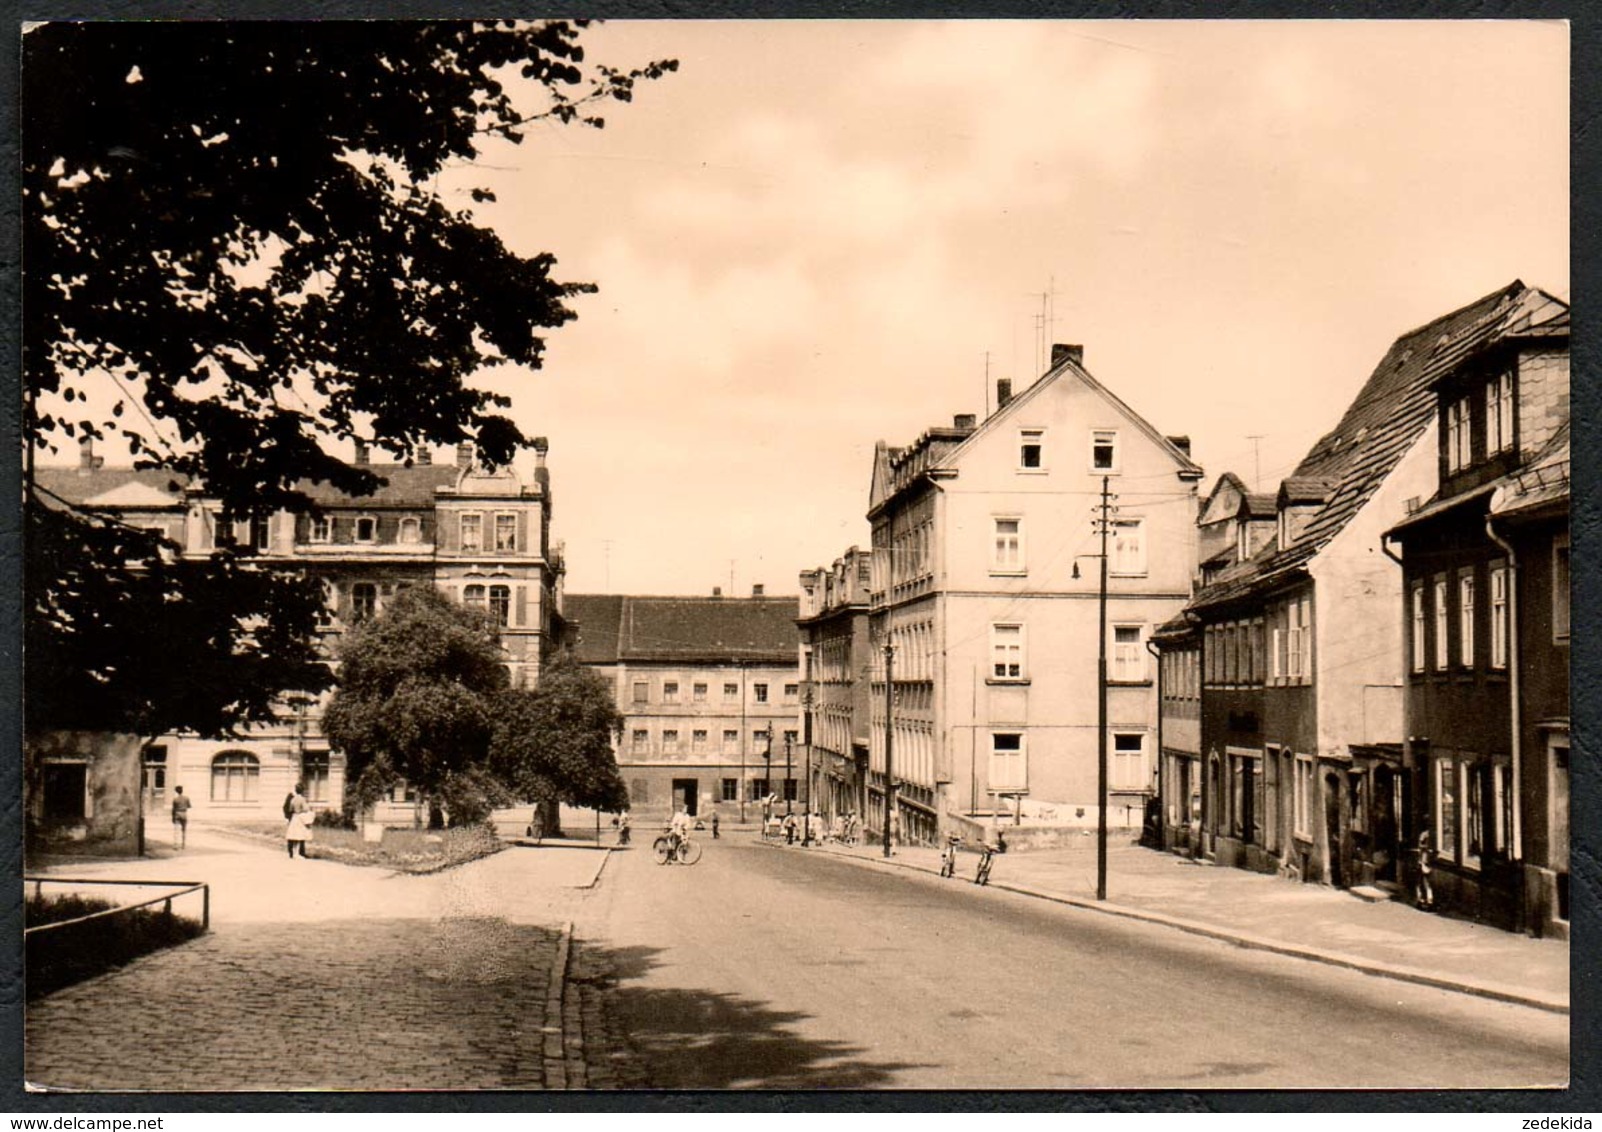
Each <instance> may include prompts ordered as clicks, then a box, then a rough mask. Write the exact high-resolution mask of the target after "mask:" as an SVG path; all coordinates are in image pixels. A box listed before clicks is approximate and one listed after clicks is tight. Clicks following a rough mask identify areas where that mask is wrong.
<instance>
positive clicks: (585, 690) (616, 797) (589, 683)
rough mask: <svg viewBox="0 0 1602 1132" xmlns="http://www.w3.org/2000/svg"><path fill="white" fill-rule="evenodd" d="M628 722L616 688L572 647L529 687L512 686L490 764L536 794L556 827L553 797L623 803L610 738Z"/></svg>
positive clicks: (603, 805) (518, 790) (524, 794)
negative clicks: (576, 655) (574, 653)
mask: <svg viewBox="0 0 1602 1132" xmlns="http://www.w3.org/2000/svg"><path fill="white" fill-rule="evenodd" d="M622 727H623V716H622V715H621V714H619V712H618V710H617V705H616V703H615V702H614V700H613V697H612V688H611V686H610V685H609V684H607V682H606V681H605V680H604V679H602V678H601V677H600V676H599V675H598V674H596V673H595V672H594V671H592V670H591V669H589V668H587V667H585V666H584V665H582V664H580V663H579V662H578V661H577V660H576V659H575V658H574V657H573V656H572V654H571V653H568V652H565V651H564V652H559V653H556V654H555V655H554V656H552V657H551V659H550V660H549V661H547V662H546V664H545V667H544V668H543V669H542V670H541V672H540V679H539V683H538V684H537V685H535V687H534V690H533V691H532V692H525V691H513V692H508V693H507V695H506V697H505V699H504V700H503V706H502V708H501V711H500V713H499V717H498V719H497V721H496V725H495V730H494V734H493V736H492V738H491V740H490V762H489V765H490V768H491V770H492V771H493V772H494V774H495V775H496V777H497V778H499V779H500V780H501V781H502V782H504V783H505V784H506V785H507V787H508V789H510V791H511V792H512V793H513V794H515V795H516V796H517V797H519V798H522V799H524V800H529V801H534V802H535V803H537V804H538V805H540V807H541V809H542V812H543V813H544V814H545V824H546V828H547V829H553V830H554V829H555V828H556V823H555V818H556V804H557V803H558V802H566V803H567V804H568V805H572V806H586V807H590V808H593V809H597V810H621V809H623V808H625V807H626V806H627V805H628V793H627V790H626V789H625V787H624V785H623V779H622V776H621V775H620V774H619V773H618V769H617V758H616V756H615V755H614V753H613V741H614V740H615V739H616V738H617V736H618V733H619V732H620V730H621V729H622Z"/></svg>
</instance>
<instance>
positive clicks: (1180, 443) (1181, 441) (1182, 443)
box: [1168, 436, 1190, 456]
mask: <svg viewBox="0 0 1602 1132" xmlns="http://www.w3.org/2000/svg"><path fill="white" fill-rule="evenodd" d="M1168 443H1170V444H1172V445H1173V446H1174V447H1175V448H1177V449H1179V450H1180V451H1181V452H1183V453H1184V454H1185V455H1186V456H1189V455H1190V437H1188V436H1170V437H1169V438H1168Z"/></svg>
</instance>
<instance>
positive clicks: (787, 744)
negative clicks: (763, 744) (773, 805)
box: [768, 723, 795, 817]
mask: <svg viewBox="0 0 1602 1132" xmlns="http://www.w3.org/2000/svg"><path fill="white" fill-rule="evenodd" d="M768 742H770V743H771V742H773V724H771V723H770V724H768ZM790 782H791V778H790V736H789V735H785V737H784V816H785V817H789V816H790V798H791V796H792V795H793V794H794V793H795V788H794V787H792V786H791V785H790Z"/></svg>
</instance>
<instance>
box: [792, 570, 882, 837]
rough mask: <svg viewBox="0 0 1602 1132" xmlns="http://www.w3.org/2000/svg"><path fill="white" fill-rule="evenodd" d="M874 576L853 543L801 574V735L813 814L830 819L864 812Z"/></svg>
mask: <svg viewBox="0 0 1602 1132" xmlns="http://www.w3.org/2000/svg"><path fill="white" fill-rule="evenodd" d="M872 576H873V564H872V559H871V557H870V556H869V554H868V552H867V551H864V550H858V549H857V548H856V547H854V546H853V547H852V548H851V549H850V550H847V551H846V552H845V554H844V555H842V556H841V557H839V558H837V559H835V560H834V564H833V565H832V566H824V567H820V568H818V569H816V570H807V571H804V572H803V573H802V574H801V616H800V617H799V618H798V620H797V623H798V624H799V625H800V627H801V632H802V633H803V634H804V635H805V643H804V644H803V645H802V653H801V663H802V683H801V699H802V729H801V737H802V742H803V743H806V744H808V745H809V747H810V750H811V756H810V758H809V760H808V765H809V766H810V768H811V772H812V775H813V783H812V789H813V797H814V798H815V799H816V800H817V806H816V809H817V811H818V812H819V813H821V814H822V815H823V816H824V817H825V818H826V819H828V820H830V821H833V820H834V819H835V818H837V817H839V816H841V815H843V814H846V813H858V814H861V813H863V812H865V810H866V807H867V797H866V795H865V794H864V792H863V788H864V786H865V784H866V782H867V776H868V746H869V741H868V719H869V711H868V675H869V672H870V671H871V668H872V664H873V655H872V651H871V647H870V642H869V636H868V589H869V586H870V584H871V582H872Z"/></svg>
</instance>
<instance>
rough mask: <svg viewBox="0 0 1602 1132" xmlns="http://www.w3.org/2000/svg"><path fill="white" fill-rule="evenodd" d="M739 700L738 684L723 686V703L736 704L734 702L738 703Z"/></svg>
mask: <svg viewBox="0 0 1602 1132" xmlns="http://www.w3.org/2000/svg"><path fill="white" fill-rule="evenodd" d="M739 699H740V685H738V684H725V685H723V701H724V702H725V703H736V702H738V701H739Z"/></svg>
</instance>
